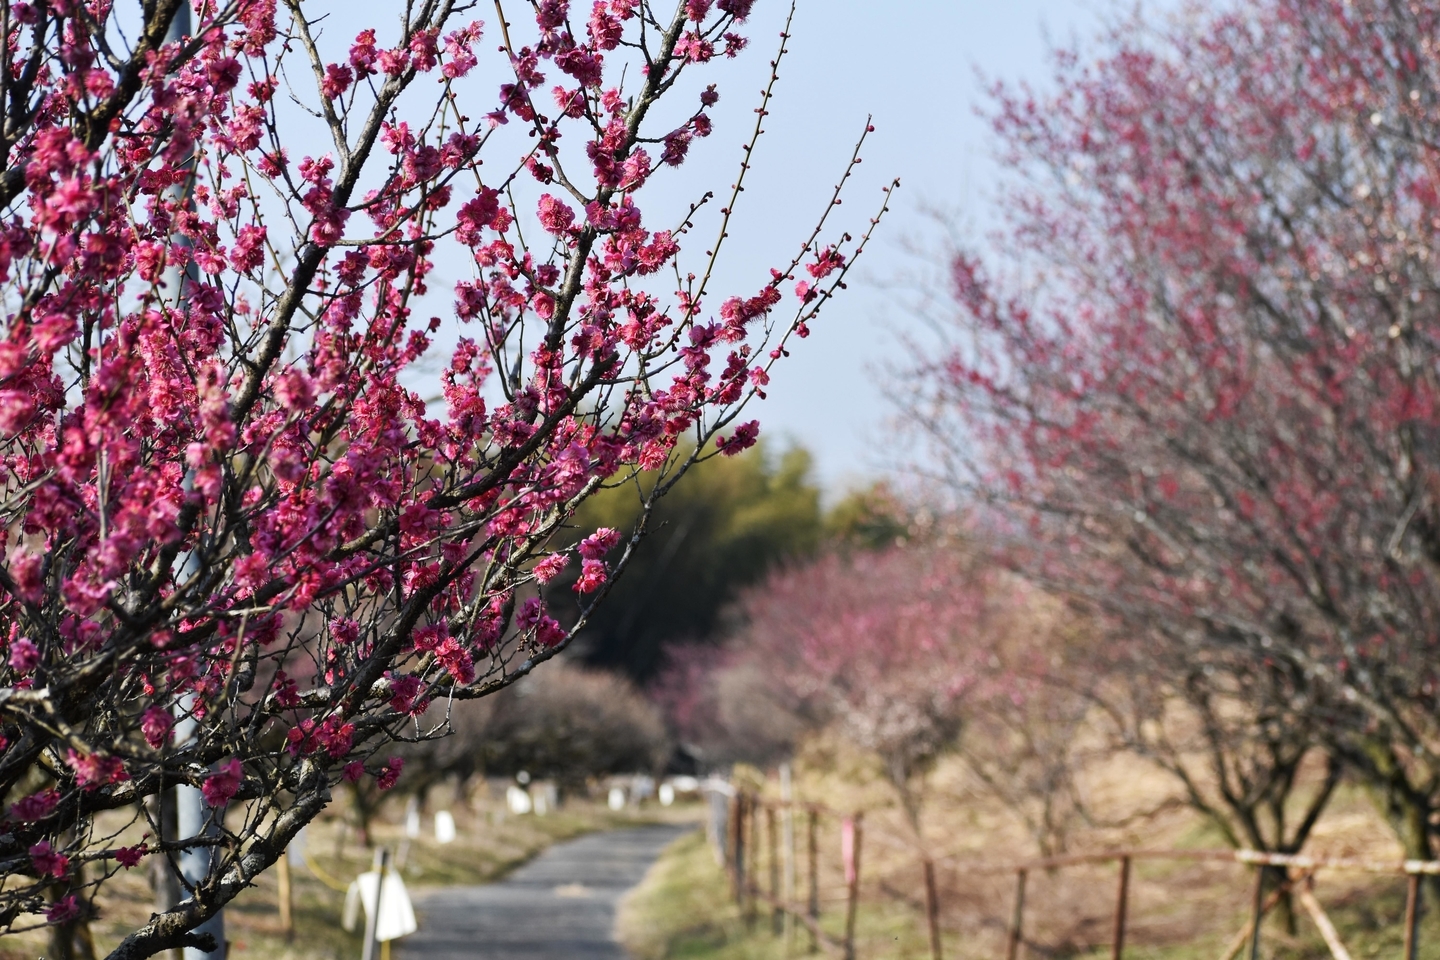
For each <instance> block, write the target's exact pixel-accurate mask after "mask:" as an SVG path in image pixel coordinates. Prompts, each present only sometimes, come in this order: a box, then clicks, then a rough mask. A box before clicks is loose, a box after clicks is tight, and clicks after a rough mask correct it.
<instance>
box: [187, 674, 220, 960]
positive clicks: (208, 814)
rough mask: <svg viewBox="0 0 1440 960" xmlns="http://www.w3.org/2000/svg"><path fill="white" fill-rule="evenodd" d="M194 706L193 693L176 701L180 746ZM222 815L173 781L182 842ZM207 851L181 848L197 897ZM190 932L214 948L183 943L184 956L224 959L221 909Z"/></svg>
mask: <svg viewBox="0 0 1440 960" xmlns="http://www.w3.org/2000/svg"><path fill="white" fill-rule="evenodd" d="M194 708H195V695H194V694H193V693H186V694H182V695H181V697H180V702H179V703H178V704H177V710H178V711H179V713H180V718H179V720H178V722H177V723H176V724H175V741H176V743H177V744H179V745H180V746H184V745H185V744H187V743H189V742H191V741H192V740H194V739H195V738H196V735H197V732H198V727H199V724H198V723H197V722H196V720H195V714H194ZM224 815H225V811H224V810H223V809H218V810H214V811H210V810H209V809H208V808H207V806H206V804H205V798H204V797H203V796H201V794H200V788H199V787H192V786H190V785H189V784H184V783H182V784H178V785H176V787H175V826H176V830H175V832H176V834H177V835H178V837H179V839H180V840H181V841H182V842H183V841H185V840H188V839H192V838H195V839H199V838H203V837H207V836H215V835H218V834H219V832H220V825H219V819H220V817H222V816H224ZM210 852H211V848H210V847H208V846H198V845H197V846H193V847H190V848H189V849H186V850H182V851H180V857H179V860H180V877H181V880H182V882H183V883H184V885H185V887H186V888H187V889H188V891H189V894H190V898H191V899H198V897H197V892H198V888H199V886H200V884H202V883H203V882H204V881H205V879H206V878H207V877H208V876H209V875H210ZM193 932H195V933H199V934H206V933H208V934H209V935H210V936H211V937H213V938H214V939H215V949H214V950H211V951H209V952H206V951H204V950H201V949H200V948H199V947H186V948H185V960H225V914H224V912H223V911H221V910H216V911H215V915H214V916H212V917H211V918H210V919H209V920H206V921H205V922H204V923H202V924H200V925H199V926H197V927H194V928H193Z"/></svg>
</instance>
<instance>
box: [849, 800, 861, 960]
mask: <svg viewBox="0 0 1440 960" xmlns="http://www.w3.org/2000/svg"><path fill="white" fill-rule="evenodd" d="M851 824H852V826H851V830H852V831H853V832H852V836H853V837H854V838H855V839H854V841H853V842H854V847H853V848H852V851H851V857H852V859H851V863H852V869H851V873H850V876H849V878H848V879H849V880H850V889H849V890H848V891H847V892H846V902H845V960H855V911H856V909H857V908H858V907H859V906H860V840H861V838H862V837H863V836H864V832H863V829H862V828H863V824H864V820H863V818H862V816H861V815H860V814H858V813H857V814H855V819H854V820H852V821H851Z"/></svg>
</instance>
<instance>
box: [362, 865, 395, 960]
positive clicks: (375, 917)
mask: <svg viewBox="0 0 1440 960" xmlns="http://www.w3.org/2000/svg"><path fill="white" fill-rule="evenodd" d="M389 865H390V851H389V850H387V849H385V848H384V847H380V848H379V849H378V850H376V851H375V861H374V867H375V872H376V874H378V879H377V880H376V881H375V909H374V910H372V911H371V912H370V913H369V914H367V915H366V917H365V945H364V947H362V948H361V953H360V960H376V957H377V956H378V951H377V950H376V948H377V947H378V946H379V943H378V941H376V939H375V934H376V933H377V932H378V931H379V927H380V900H381V898H382V897H383V896H384V895H385V868H386V867H388V866H389Z"/></svg>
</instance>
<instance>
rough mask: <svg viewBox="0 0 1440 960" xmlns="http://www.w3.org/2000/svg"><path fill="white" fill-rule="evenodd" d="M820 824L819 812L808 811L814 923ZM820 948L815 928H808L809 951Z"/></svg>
mask: <svg viewBox="0 0 1440 960" xmlns="http://www.w3.org/2000/svg"><path fill="white" fill-rule="evenodd" d="M819 826H820V814H818V813H817V812H815V811H814V810H811V811H810V873H809V876H810V919H811V920H813V921H815V922H816V923H819V922H820V845H819V842H818V837H817V834H818V832H819ZM818 949H820V944H819V943H818V942H817V941H816V939H815V929H814V927H813V926H812V927H811V928H810V952H811V953H814V952H815V951H816V950H818Z"/></svg>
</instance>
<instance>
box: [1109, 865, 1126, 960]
mask: <svg viewBox="0 0 1440 960" xmlns="http://www.w3.org/2000/svg"><path fill="white" fill-rule="evenodd" d="M1129 900H1130V858H1129V857H1121V858H1120V892H1119V893H1118V894H1116V897H1115V936H1114V938H1113V939H1112V940H1111V947H1110V957H1111V960H1120V957H1121V956H1122V955H1123V954H1124V953H1125V911H1126V907H1127V906H1128V903H1129Z"/></svg>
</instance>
